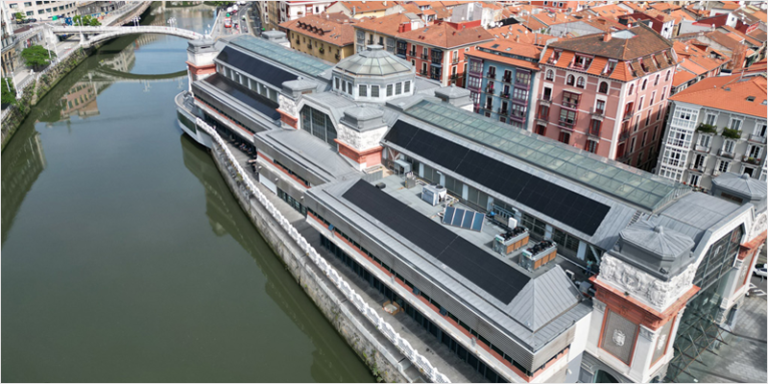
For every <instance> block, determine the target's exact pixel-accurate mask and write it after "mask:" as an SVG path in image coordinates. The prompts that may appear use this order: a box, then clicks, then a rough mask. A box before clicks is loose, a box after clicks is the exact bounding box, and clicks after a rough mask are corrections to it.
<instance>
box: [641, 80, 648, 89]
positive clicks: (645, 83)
mask: <svg viewBox="0 0 768 384" xmlns="http://www.w3.org/2000/svg"><path fill="white" fill-rule="evenodd" d="M647 85H648V79H645V80H643V87H642V88H641V91H645V87H646V86H647Z"/></svg>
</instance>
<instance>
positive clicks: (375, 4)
mask: <svg viewBox="0 0 768 384" xmlns="http://www.w3.org/2000/svg"><path fill="white" fill-rule="evenodd" d="M340 3H341V4H343V5H344V7H345V8H347V9H349V11H350V12H353V13H365V12H378V11H385V10H386V9H387V8H389V7H391V6H392V4H391V3H387V4H386V5H385V4H384V3H386V2H385V1H340Z"/></svg>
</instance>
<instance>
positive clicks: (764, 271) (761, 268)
mask: <svg viewBox="0 0 768 384" xmlns="http://www.w3.org/2000/svg"><path fill="white" fill-rule="evenodd" d="M752 273H753V274H754V275H755V276H760V277H764V278H768V268H766V266H765V264H757V265H755V269H754V270H753V271H752Z"/></svg>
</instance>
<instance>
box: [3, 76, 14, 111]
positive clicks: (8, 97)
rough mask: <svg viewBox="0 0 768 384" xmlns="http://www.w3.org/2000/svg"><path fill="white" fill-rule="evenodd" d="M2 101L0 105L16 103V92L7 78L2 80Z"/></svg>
mask: <svg viewBox="0 0 768 384" xmlns="http://www.w3.org/2000/svg"><path fill="white" fill-rule="evenodd" d="M2 87H3V99H2V104H3V105H8V104H15V103H16V90H15V89H13V84H11V83H10V81H8V79H7V78H4V79H3V85H2Z"/></svg>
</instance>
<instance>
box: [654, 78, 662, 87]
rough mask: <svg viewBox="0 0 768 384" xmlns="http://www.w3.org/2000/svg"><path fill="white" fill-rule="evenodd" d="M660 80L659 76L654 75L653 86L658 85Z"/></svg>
mask: <svg viewBox="0 0 768 384" xmlns="http://www.w3.org/2000/svg"><path fill="white" fill-rule="evenodd" d="M660 78H661V75H656V80H654V81H653V86H654V87H655V86H657V85H659V79H660Z"/></svg>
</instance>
